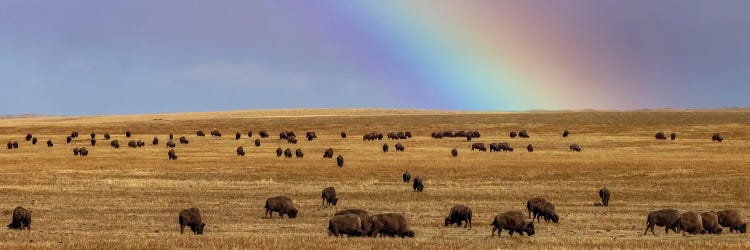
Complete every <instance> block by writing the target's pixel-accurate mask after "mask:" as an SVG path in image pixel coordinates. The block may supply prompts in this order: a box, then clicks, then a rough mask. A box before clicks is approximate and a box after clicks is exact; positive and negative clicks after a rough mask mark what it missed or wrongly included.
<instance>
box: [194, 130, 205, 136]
mask: <svg viewBox="0 0 750 250" xmlns="http://www.w3.org/2000/svg"><path fill="white" fill-rule="evenodd" d="M195 135H197V136H206V133H203V131H200V130H198V131H197V132H195Z"/></svg>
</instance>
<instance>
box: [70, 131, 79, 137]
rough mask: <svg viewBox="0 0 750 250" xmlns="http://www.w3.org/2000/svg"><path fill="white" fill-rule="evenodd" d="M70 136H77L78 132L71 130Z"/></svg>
mask: <svg viewBox="0 0 750 250" xmlns="http://www.w3.org/2000/svg"><path fill="white" fill-rule="evenodd" d="M70 137H72V138H78V132H77V131H73V132H71V133H70Z"/></svg>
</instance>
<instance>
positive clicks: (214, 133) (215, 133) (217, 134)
mask: <svg viewBox="0 0 750 250" xmlns="http://www.w3.org/2000/svg"><path fill="white" fill-rule="evenodd" d="M211 136H215V137H221V131H219V130H218V129H214V130H212V131H211Z"/></svg>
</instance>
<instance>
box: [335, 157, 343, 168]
mask: <svg viewBox="0 0 750 250" xmlns="http://www.w3.org/2000/svg"><path fill="white" fill-rule="evenodd" d="M336 165H337V166H339V167H340V168H341V167H344V157H343V156H341V155H339V156H338V157H336Z"/></svg>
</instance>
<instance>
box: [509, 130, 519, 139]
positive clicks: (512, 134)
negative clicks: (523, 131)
mask: <svg viewBox="0 0 750 250" xmlns="http://www.w3.org/2000/svg"><path fill="white" fill-rule="evenodd" d="M516 136H518V134H516V132H515V131H511V132H510V138H516Z"/></svg>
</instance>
